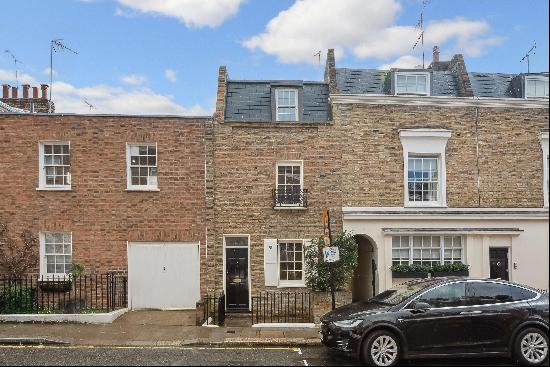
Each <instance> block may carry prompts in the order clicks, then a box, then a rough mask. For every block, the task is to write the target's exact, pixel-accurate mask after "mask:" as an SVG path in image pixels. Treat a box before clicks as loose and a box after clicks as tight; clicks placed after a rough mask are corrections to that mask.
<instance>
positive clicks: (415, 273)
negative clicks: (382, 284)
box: [391, 270, 428, 279]
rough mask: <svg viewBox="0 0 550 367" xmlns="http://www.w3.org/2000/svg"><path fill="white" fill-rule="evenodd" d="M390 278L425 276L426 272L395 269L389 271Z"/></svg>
mask: <svg viewBox="0 0 550 367" xmlns="http://www.w3.org/2000/svg"><path fill="white" fill-rule="evenodd" d="M391 275H392V278H394V279H396V278H422V279H424V278H427V277H428V272H422V271H395V270H392V272H391Z"/></svg>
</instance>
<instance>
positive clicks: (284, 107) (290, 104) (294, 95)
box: [275, 88, 298, 121]
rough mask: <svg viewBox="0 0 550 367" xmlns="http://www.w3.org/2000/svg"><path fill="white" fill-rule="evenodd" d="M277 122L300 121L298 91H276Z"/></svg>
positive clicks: (280, 89) (286, 89) (281, 89)
mask: <svg viewBox="0 0 550 367" xmlns="http://www.w3.org/2000/svg"><path fill="white" fill-rule="evenodd" d="M275 103H276V107H275V110H276V115H277V121H298V89H288V88H285V89H283V88H278V89H276V90H275Z"/></svg>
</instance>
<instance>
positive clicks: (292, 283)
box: [277, 239, 306, 288]
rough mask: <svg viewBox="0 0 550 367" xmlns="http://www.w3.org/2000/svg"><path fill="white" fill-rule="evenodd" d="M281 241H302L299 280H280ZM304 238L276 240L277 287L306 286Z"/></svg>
mask: <svg viewBox="0 0 550 367" xmlns="http://www.w3.org/2000/svg"><path fill="white" fill-rule="evenodd" d="M281 243H302V279H301V280H281ZM305 252H306V240H303V239H284V240H277V282H278V286H277V287H278V288H304V287H305V286H306V269H305V266H306V262H305Z"/></svg>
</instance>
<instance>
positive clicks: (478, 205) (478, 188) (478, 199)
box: [475, 107, 481, 208]
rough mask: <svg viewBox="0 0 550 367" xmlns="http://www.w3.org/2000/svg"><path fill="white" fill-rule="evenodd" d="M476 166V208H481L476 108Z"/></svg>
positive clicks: (477, 116)
mask: <svg viewBox="0 0 550 367" xmlns="http://www.w3.org/2000/svg"><path fill="white" fill-rule="evenodd" d="M475 122H476V166H477V207H478V208H480V207H481V177H480V176H481V175H480V170H479V107H476V119H475Z"/></svg>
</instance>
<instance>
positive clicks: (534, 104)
mask: <svg viewBox="0 0 550 367" xmlns="http://www.w3.org/2000/svg"><path fill="white" fill-rule="evenodd" d="M330 100H331V102H332V103H334V104H370V105H402V106H440V107H486V108H523V109H544V108H546V109H547V108H548V100H525V99H522V98H479V97H475V98H471V97H444V96H430V97H418V96H390V95H380V94H376V95H374V94H373V95H369V94H331V95H330Z"/></svg>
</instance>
